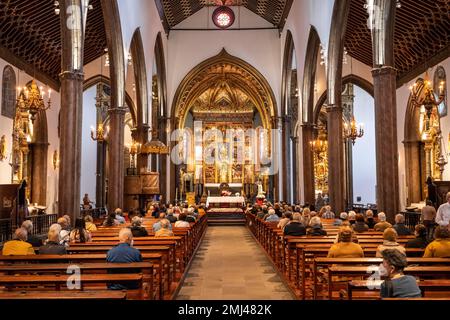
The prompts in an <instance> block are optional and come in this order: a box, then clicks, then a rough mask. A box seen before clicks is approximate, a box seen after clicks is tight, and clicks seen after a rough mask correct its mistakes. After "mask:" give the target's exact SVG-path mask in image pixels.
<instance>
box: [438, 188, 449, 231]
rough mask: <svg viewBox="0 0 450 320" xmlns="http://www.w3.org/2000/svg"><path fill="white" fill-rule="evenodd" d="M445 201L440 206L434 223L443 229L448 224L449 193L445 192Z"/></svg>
mask: <svg viewBox="0 0 450 320" xmlns="http://www.w3.org/2000/svg"><path fill="white" fill-rule="evenodd" d="M445 199H446V200H447V202H446V203H443V204H441V205H440V206H439V208H438V210H437V213H436V223H437V224H438V225H440V226H443V227H446V226H448V225H449V224H450V192H447V195H446V196H445Z"/></svg>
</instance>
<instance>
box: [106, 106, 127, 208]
mask: <svg viewBox="0 0 450 320" xmlns="http://www.w3.org/2000/svg"><path fill="white" fill-rule="evenodd" d="M108 112H109V126H110V133H109V137H108V140H109V143H108V149H109V150H108V151H109V168H108V210H109V211H110V212H111V210H114V209H116V208H122V207H123V197H124V188H123V186H124V162H123V161H124V157H123V155H124V143H123V139H124V121H125V113H126V108H123V107H113V108H111V109H110V110H108Z"/></svg>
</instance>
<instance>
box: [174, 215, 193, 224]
mask: <svg viewBox="0 0 450 320" xmlns="http://www.w3.org/2000/svg"><path fill="white" fill-rule="evenodd" d="M190 226H191V225H190V224H189V222H187V221H186V214H184V213H180V215H179V216H178V221H177V222H175V228H189V227H190Z"/></svg>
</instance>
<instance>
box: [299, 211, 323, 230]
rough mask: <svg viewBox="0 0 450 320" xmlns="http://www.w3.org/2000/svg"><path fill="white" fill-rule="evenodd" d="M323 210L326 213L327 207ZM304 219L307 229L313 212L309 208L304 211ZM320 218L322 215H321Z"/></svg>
mask: <svg viewBox="0 0 450 320" xmlns="http://www.w3.org/2000/svg"><path fill="white" fill-rule="evenodd" d="M323 210H324V211H325V207H323ZM302 214H303V217H302V220H301V221H302V223H303V225H304V226H305V227H306V226H308V225H309V219H311V210H309V208H305V209H303V211H302ZM319 216H320V213H319Z"/></svg>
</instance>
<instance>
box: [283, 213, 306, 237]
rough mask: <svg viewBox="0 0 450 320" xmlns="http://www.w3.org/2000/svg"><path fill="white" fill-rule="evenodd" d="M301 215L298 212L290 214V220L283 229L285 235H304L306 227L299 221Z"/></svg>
mask: <svg viewBox="0 0 450 320" xmlns="http://www.w3.org/2000/svg"><path fill="white" fill-rule="evenodd" d="M301 219H302V215H301V214H300V213H298V212H296V213H294V214H293V215H292V221H290V222H289V223H288V224H287V225H286V226H285V227H284V230H283V234H284V235H285V236H297V237H298V236H304V235H306V227H305V226H304V225H303V224H302V222H301Z"/></svg>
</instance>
